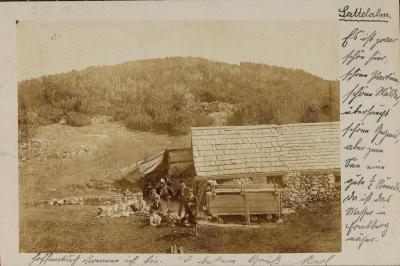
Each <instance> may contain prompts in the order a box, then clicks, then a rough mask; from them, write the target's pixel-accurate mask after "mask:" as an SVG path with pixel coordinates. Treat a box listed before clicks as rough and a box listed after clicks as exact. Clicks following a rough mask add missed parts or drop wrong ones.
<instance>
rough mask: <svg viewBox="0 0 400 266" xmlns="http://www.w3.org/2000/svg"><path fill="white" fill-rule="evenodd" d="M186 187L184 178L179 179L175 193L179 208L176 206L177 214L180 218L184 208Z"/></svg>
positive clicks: (186, 195)
mask: <svg viewBox="0 0 400 266" xmlns="http://www.w3.org/2000/svg"><path fill="white" fill-rule="evenodd" d="M188 194H189V193H188V188H187V187H186V183H185V180H181V181H180V182H179V189H178V191H177V193H176V196H177V198H178V203H179V208H178V216H179V218H182V211H184V210H185V205H186V198H187V197H188Z"/></svg>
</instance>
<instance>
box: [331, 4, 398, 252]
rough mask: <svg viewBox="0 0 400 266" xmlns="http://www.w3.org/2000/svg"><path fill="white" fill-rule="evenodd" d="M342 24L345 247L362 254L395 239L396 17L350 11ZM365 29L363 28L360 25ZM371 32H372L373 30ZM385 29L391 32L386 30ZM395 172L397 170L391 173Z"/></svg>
mask: <svg viewBox="0 0 400 266" xmlns="http://www.w3.org/2000/svg"><path fill="white" fill-rule="evenodd" d="M338 16H339V20H340V21H343V22H341V23H342V24H343V27H342V28H343V29H344V31H342V38H341V49H342V53H341V54H342V58H341V64H342V69H343V70H344V71H343V73H342V74H341V76H340V81H341V120H342V132H341V134H342V142H343V144H344V145H343V149H344V151H343V152H342V154H344V156H343V158H342V160H343V162H344V167H345V169H343V172H344V173H346V174H345V175H344V176H342V179H343V180H342V184H344V195H342V202H343V206H342V208H343V210H344V215H345V217H344V221H346V225H345V228H344V229H343V230H344V232H345V238H344V241H346V242H348V243H351V244H354V246H355V247H356V248H357V249H362V248H364V247H366V246H367V245H374V244H375V243H377V242H379V241H381V240H382V239H384V238H386V237H387V236H388V235H389V234H391V226H392V225H391V223H390V213H391V212H393V208H392V202H393V199H394V198H395V197H398V196H399V195H400V187H399V182H398V181H397V180H398V176H397V177H396V176H393V175H391V174H388V173H393V171H392V172H390V171H388V170H390V169H393V162H392V163H390V162H389V161H388V160H387V158H388V157H390V153H391V152H393V149H394V147H396V146H397V147H398V145H399V143H398V142H399V136H400V128H399V127H398V126H399V124H395V123H390V122H389V121H390V120H391V117H392V121H393V117H396V116H397V114H398V112H399V110H398V108H399V105H398V103H399V99H400V89H399V73H396V71H395V69H393V68H391V67H390V65H391V64H390V63H391V60H396V58H393V56H392V57H390V54H391V53H392V51H393V49H396V48H395V47H398V45H399V44H398V38H397V37H396V36H395V33H388V31H387V30H385V29H387V25H385V24H387V22H388V18H390V17H391V14H390V13H388V12H387V11H386V12H385V11H383V10H381V9H377V10H374V9H372V8H358V7H351V6H345V7H343V8H340V9H339V10H338ZM361 21H362V22H363V23H360V22H361ZM371 26H372V27H371ZM385 26H386V27H385ZM391 167H392V168H391Z"/></svg>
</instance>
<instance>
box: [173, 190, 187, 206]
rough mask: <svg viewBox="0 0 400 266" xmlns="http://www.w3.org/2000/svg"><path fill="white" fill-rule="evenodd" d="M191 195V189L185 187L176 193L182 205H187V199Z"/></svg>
mask: <svg viewBox="0 0 400 266" xmlns="http://www.w3.org/2000/svg"><path fill="white" fill-rule="evenodd" d="M188 194H189V188H188V187H185V188H183V189H182V188H181V187H180V188H179V189H178V191H177V192H176V197H177V199H178V201H179V203H181V204H185V202H186V198H187V197H188Z"/></svg>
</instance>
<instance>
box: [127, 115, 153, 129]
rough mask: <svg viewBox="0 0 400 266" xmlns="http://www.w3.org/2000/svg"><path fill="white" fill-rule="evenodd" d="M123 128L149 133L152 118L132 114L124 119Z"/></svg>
mask: <svg viewBox="0 0 400 266" xmlns="http://www.w3.org/2000/svg"><path fill="white" fill-rule="evenodd" d="M125 126H126V127H127V128H129V129H137V130H146V131H150V130H151V129H152V126H153V118H152V117H151V116H149V115H147V114H142V113H137V114H132V115H130V116H129V117H128V118H127V119H126V122H125Z"/></svg>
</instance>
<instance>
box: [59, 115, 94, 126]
mask: <svg viewBox="0 0 400 266" xmlns="http://www.w3.org/2000/svg"><path fill="white" fill-rule="evenodd" d="M65 122H66V124H67V125H70V126H73V127H83V126H87V125H90V124H91V123H92V122H91V120H90V117H89V116H87V115H84V114H81V113H77V112H69V113H68V114H67V115H66V118H65Z"/></svg>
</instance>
